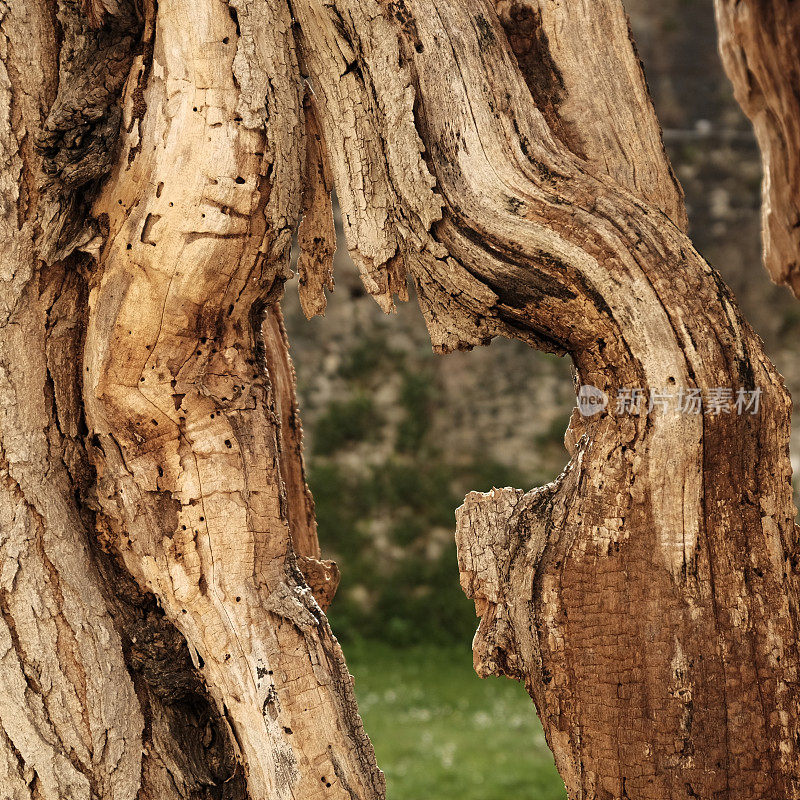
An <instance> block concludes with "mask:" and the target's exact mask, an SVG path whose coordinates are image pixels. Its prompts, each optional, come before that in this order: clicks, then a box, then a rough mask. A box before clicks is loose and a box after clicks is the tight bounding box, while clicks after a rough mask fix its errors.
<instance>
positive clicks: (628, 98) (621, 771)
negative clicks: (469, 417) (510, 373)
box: [293, 0, 800, 800]
mask: <svg viewBox="0 0 800 800" xmlns="http://www.w3.org/2000/svg"><path fill="white" fill-rule="evenodd" d="M293 7H294V9H295V14H296V15H297V18H298V22H299V28H300V41H301V50H302V53H303V59H304V63H305V64H306V66H307V69H308V72H309V74H311V75H312V76H313V77H314V79H315V80H314V86H315V87H318V88H317V96H318V100H319V104H320V107H321V109H322V116H323V119H324V123H325V124H324V128H325V132H326V137H327V139H328V144H329V148H330V152H331V162H332V169H333V174H334V180H335V183H336V186H337V191H338V193H339V198H340V202H341V205H342V209H343V213H344V219H345V230H346V232H347V234H348V236H349V237H350V243H351V246H352V247H353V248H354V250H355V251H356V252H355V255H356V258H357V261H358V263H359V265H360V267H361V269H362V271H363V273H364V276H365V282H366V284H367V287H368V288H370V290H371V291H373V293H374V294H376V296H378V297H379V299H380V300H381V302H382V303H384V304H385V305H388V304H389V302H390V301H389V297H390V295H391V292H392V291H393V289H396V288H397V287H400V286H402V285H403V275H404V270H408V272H410V274H411V275H412V276H413V278H414V280H415V283H416V286H417V292H418V296H419V300H420V303H421V306H422V309H423V312H424V313H425V316H426V319H427V322H428V326H429V328H430V332H431V337H432V340H433V343H434V345H435V346H436V347H437V348H439V349H441V350H445V351H446V350H451V349H454V348H457V347H469V346H473V345H477V344H483V343H485V342H486V341H487V340H488V339H490V338H491V337H492V336H494V335H496V334H502V335H507V336H517V337H519V338H522V339H523V340H526V341H529V342H531V343H532V344H534V345H536V346H540V347H545V348H549V349H553V350H556V351H566V352H569V353H570V354H571V355H572V357H573V359H574V361H575V365H576V368H577V372H578V376H579V381H580V382H581V383H583V384H591V385H593V386H596V387H599V388H600V389H602V390H604V391H605V392H606V393H607V394H608V395H610V396H611V397H614V396H615V395H616V394H617V391H618V390H621V389H625V388H626V387H639V388H642V389H643V390H644V391H645V392H652V391H655V390H670V389H672V390H673V391H676V392H677V391H678V389H679V388H685V389H686V390H687V391H688V390H691V389H700V390H701V391H706V390H709V389H712V388H714V387H728V388H729V389H730V390H732V391H734V392H735V391H736V390H737V389H740V388H747V389H754V388H758V389H760V390H761V392H762V393H763V394H762V398H763V404H762V408H761V413H760V414H758V415H731V414H719V415H713V416H712V415H705V414H699V415H692V414H677V413H675V411H674V410H673V411H671V412H665V413H653V414H647V413H646V409H645V410H644V413H640V414H632V415H621V416H620V415H614V414H613V413H608V412H605V413H602V414H598V415H597V416H595V417H593V418H591V419H590V420H589V421H588V422H587V423H582V422H581V420H579V419H578V418H576V419H575V420H574V422H573V426H572V430H571V432H570V437H571V440H572V441H574V442H576V445H575V448H574V449H575V452H574V456H573V459H572V461H571V462H570V465H569V466H568V468H567V469H566V470H565V472H564V474H563V475H562V477H561V478H560V479H559V480H558V481H557V482H556V483H555V484H553V485H551V486H548V487H545V488H543V489H539V490H536V491H534V492H532V493H528V494H523V493H521V492H517V491H512V490H502V491H499V492H495V493H492V494H490V495H487V496H475V495H472V496H470V497H468V498H467V501H466V504H465V506H464V508H463V509H462V510H461V512H460V515H459V532H458V541H459V549H460V562H461V571H462V581H463V583H464V586H465V588H466V590H467V591H468V593H469V594H470V595H471V596H473V597H474V598H475V599H476V604H477V607H478V611H479V613H481V614H482V617H483V620H482V622H481V628H480V630H479V632H478V635H477V638H476V642H475V659H476V665H477V667H478V670H479V672H481V674H488V673H490V672H504V673H507V674H510V675H512V676H514V677H517V678H520V679H523V680H524V681H525V683H526V685H527V687H528V689H529V691H530V692H531V694H532V695H533V697H534V699H535V700H536V703H537V706H538V708H539V712H540V715H541V717H542V721H543V723H544V726H545V730H546V732H547V736H548V740H549V742H550V744H551V746H552V748H553V751H554V753H555V755H556V761H557V764H558V767H559V770H560V771H561V774H562V776H563V777H564V779H565V781H566V784H567V787H568V790H569V794H570V797H572V798H620V797H631V798H653V799H655V798H666V797H686V798H688V797H704V798H706V797H709V798H710V797H720V798H722V797H725V798H753V800H755V799H756V798H765V797H770V798H776V800H777V798H787V797H797V796H798V794H799V793H800V785H799V784H798V769H797V765H798V753H799V751H800V739H799V738H798V733H799V732H800V731H798V715H797V708H798V699H799V698H798V689H797V682H796V674H797V668H798V650H797V632H798V631H797V623H798V617H797V614H798V606H797V600H798V594H797V572H798V566H799V565H798V553H797V532H796V528H795V524H794V515H795V509H794V507H793V505H792V499H791V487H790V483H789V481H790V466H789V461H788V454H787V444H788V411H789V400H788V397H787V395H786V392H785V389H784V387H783V383H782V381H781V379H780V377H779V376H778V375H777V374H776V372H775V370H774V368H773V367H772V365H771V364H770V362H769V360H768V359H767V358H766V356H765V355H764V353H763V350H762V347H761V344H760V342H759V340H758V338H757V337H756V336H755V335H754V334H753V332H752V331H751V330H750V329H749V327H748V326H747V325H746V323H744V322H743V321H742V319H741V317H740V315H739V313H738V311H737V310H736V307H735V304H734V301H733V299H732V298H731V296H730V293H729V291H728V290H727V289H726V287H725V286H724V285H723V283H722V281H721V280H720V279H719V276H718V275H717V274H716V273H715V272H714V271H713V270H712V269H711V268H710V267H709V266H708V265H707V264H705V263H704V262H703V260H702V259H701V258H700V257H699V256H698V254H697V253H696V252H695V251H694V249H693V248H692V246H691V243H690V242H689V241H688V240H687V238H686V236H685V234H684V232H683V230H682V228H683V219H684V216H683V210H682V204H681V202H680V193H679V190H677V188H676V186H675V181H674V179H673V178H672V175H671V173H670V170H669V167H668V164H667V161H666V158H665V157H664V154H663V149H662V148H661V146H660V137H659V135H658V128H657V123H656V121H655V118H654V116H653V114H652V109H651V108H650V105H649V101H648V98H647V94H646V90H645V87H644V81H643V78H642V75H641V71H640V69H639V66H638V62H637V60H636V58H635V54H634V52H633V50H632V47H631V44H630V41H629V34H628V28H627V25H626V21H625V17H624V14H623V11H622V8H621V5H620V4H619V3H618V2H616V0H609V1H608V2H603V3H591V4H590V3H574V4H573V3H570V4H551V3H537V2H525V3H523V2H520V3H507V2H498V4H497V9H496V10H497V11H498V12H499V16H500V17H502V19H503V20H504V22H505V24H506V28H507V30H508V31H509V33H510V44H511V45H512V46H513V48H514V49H515V51H516V54H517V58H516V61H515V58H514V55H513V54H512V53H511V52H510V49H509V43H508V42H507V39H506V36H505V35H504V31H503V28H502V27H501V25H500V24H499V22H498V17H497V15H496V14H495V8H493V7H492V6H490V4H489V3H484V2H478V3H476V2H466V0H452V1H450V2H439V3H437V4H436V7H435V9H431V8H430V7H428V6H426V4H423V3H421V2H416V1H415V0H405V2H385V3H374V4H373V3H368V2H363V0H362V1H361V2H356V1H355V0H350V1H349V2H348V0H336V1H335V2H328V3H326V4H324V6H323V5H321V4H318V3H314V2H311V1H310V0H297V1H296V2H294V3H293ZM520 68H521V69H520ZM521 72H522V74H521ZM523 74H524V77H525V79H527V85H526V82H525V80H523ZM365 197H366V202H364V198H365Z"/></svg>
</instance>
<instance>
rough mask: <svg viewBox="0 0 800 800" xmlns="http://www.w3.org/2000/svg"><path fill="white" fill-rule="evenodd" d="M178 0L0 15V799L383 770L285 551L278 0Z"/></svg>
mask: <svg viewBox="0 0 800 800" xmlns="http://www.w3.org/2000/svg"><path fill="white" fill-rule="evenodd" d="M205 5H206V4H199V5H198V9H196V13H195V12H192V19H193V26H192V29H191V31H192V32H191V35H187V29H186V27H185V24H184V14H185V13H186V12H187V9H186V8H185V7H180V8H179V7H178V6H176V5H170V4H169V3H167V4H164V3H163V2H162V3H161V6H160V9H159V12H158V16H157V18H156V17H155V16H154V14H155V9H154V7H153V6H150V7H148V8H147V9H146V11H145V16H146V19H145V21H144V33H143V36H144V39H143V41H144V46H143V47H142V48H141V49H140V51H139V54H138V55H134V52H133V50H134V45H135V43H136V41H137V40H138V39H139V35H140V27H141V26H140V24H139V21H138V19H137V18H136V15H135V14H133V13H132V12H131V7H127V6H123V7H106V6H103V5H102V4H97V5H94V6H92V7H91V8H88V9H87V8H79V7H78V6H76V5H73V4H71V3H70V2H69V0H65V2H64V4H63V5H62V6H61V7H60V8H59V25H60V27H59V28H56V27H55V26H54V19H53V13H52V12H53V9H52V8H49V7H48V6H46V5H45V4H37V3H33V4H30V3H12V4H11V6H10V7H9V8H8V10H7V11H4V17H3V18H2V20H0V21H1V22H2V36H3V38H2V47H0V55H2V71H1V72H0V92H2V102H1V103H0V108H2V109H3V116H2V117H1V118H0V125H1V126H2V127H0V146H1V147H2V151H3V164H4V168H3V171H2V181H3V189H4V193H3V195H4V200H5V202H4V204H3V206H2V218H1V220H0V224H2V226H3V227H2V236H3V242H4V245H5V246H4V248H3V250H2V253H0V257H2V260H3V262H2V263H3V270H2V278H3V284H2V298H3V300H2V304H3V325H2V328H0V352H2V356H0V364H2V370H3V382H2V383H3V390H2V402H1V403H0V409H2V427H1V430H2V473H3V476H4V477H3V481H2V486H3V491H2V496H1V497H0V515H1V516H2V519H3V536H2V542H1V545H0V546H2V550H3V566H2V587H1V589H0V608H1V609H2V626H1V627H2V639H3V644H4V646H3V648H2V656H1V657H0V670H1V672H0V675H2V678H1V680H2V693H0V729H1V730H2V735H0V752H2V759H0V764H2V766H0V794H2V796H3V797H4V798H5V797H9V798H14V800H17V799H18V798H20V799H23V798H24V799H25V800H28V798H31V799H32V798H48V800H51V799H52V800H63V798H67V797H69V798H86V800H89V798H115V800H116V799H117V798H119V799H120V800H121V799H122V798H130V800H133V798H136V799H137V800H156V798H158V800H162V799H163V798H166V797H170V798H172V797H175V798H192V799H193V800H199V798H206V797H207V798H212V797H213V798H227V799H228V800H234V798H240V797H241V798H244V797H252V798H266V797H304V798H312V797H316V796H322V795H324V796H326V797H352V796H354V795H357V796H359V797H364V798H367V797H379V796H382V795H383V778H382V775H381V773H380V772H379V771H378V770H377V768H376V767H375V764H374V757H373V755H372V750H371V747H370V745H369V742H368V741H367V740H366V737H365V735H364V733H363V729H362V728H361V723H360V720H359V718H358V715H357V711H356V709H355V703H354V701H353V699H352V685H351V679H350V677H349V675H348V674H347V671H346V668H345V666H344V662H343V660H342V656H341V653H340V651H339V648H338V644H337V643H336V641H335V639H333V637H332V635H331V633H330V630H329V628H328V626H327V622H326V621H325V618H324V615H323V614H322V612H321V611H320V607H319V606H318V605H317V602H316V600H315V599H314V598H313V597H312V596H311V594H310V593H309V590H308V588H306V585H305V582H304V578H303V575H302V574H301V572H300V571H298V568H297V567H298V565H299V566H300V567H301V569H302V570H304V572H305V574H306V575H308V576H309V582H310V584H311V586H312V589H313V590H314V592H315V593H316V597H317V598H318V600H319V602H320V604H322V605H323V606H324V605H327V603H328V602H329V601H330V598H331V596H332V594H333V591H335V585H336V578H337V573H336V570H335V565H332V564H331V563H330V562H321V561H320V560H319V555H320V554H319V545H318V542H317V538H316V529H315V522H314V518H313V501H312V500H311V497H310V495H309V494H308V490H307V488H306V485H305V480H304V477H303V471H302V454H301V448H302V443H301V430H300V425H299V419H298V418H297V413H296V402H295V397H294V373H293V370H292V366H291V361H290V360H289V357H288V352H287V342H286V338H285V333H284V331H283V327H282V322H281V318H280V310H279V309H278V308H277V306H275V305H274V302H275V300H276V299H277V298H278V297H279V293H280V285H281V281H282V278H283V276H284V273H285V269H286V259H287V257H288V246H289V243H290V238H291V231H292V229H293V227H294V226H295V224H296V216H297V212H298V205H299V203H298V198H299V195H300V193H301V184H300V180H299V164H300V157H301V156H300V154H301V153H302V147H303V139H302V135H301V133H302V125H303V120H302V115H301V113H300V110H301V109H300V105H299V97H300V95H299V89H298V84H299V81H298V80H297V74H296V69H297V65H296V62H295V61H294V58H293V45H292V41H291V36H290V34H289V23H290V20H289V15H288V11H287V9H286V8H284V7H283V6H282V4H280V5H279V4H276V5H275V8H273V9H269V8H267V7H266V6H260V7H253V8H250V7H242V8H239V19H238V23H237V21H236V12H235V11H234V10H233V9H231V10H230V13H229V10H228V8H227V6H225V5H218V6H216V7H214V8H206V7H205ZM201 6H202V7H201ZM271 11H274V12H275V14H274V17H273V16H270V12H271ZM101 18H102V19H101ZM267 19H268V20H269V26H267V25H266V24H265V20H267ZM103 20H104V21H103ZM267 27H270V28H271V31H272V34H273V41H271V42H267V41H266V39H265V38H264V36H263V33H262V31H263V30H265V29H266V28H267ZM59 45H61V47H60V57H59ZM129 69H130V78H129V79H128V81H127V88H126V93H125V96H124V98H122V101H121V103H120V107H121V108H122V109H123V116H124V124H123V132H122V133H123V135H122V142H121V146H120V148H119V150H115V149H114V141H115V140H116V138H117V131H118V128H119V120H120V111H119V108H118V107H117V99H116V95H117V93H118V91H119V89H120V88H121V87H122V84H123V82H124V81H125V78H126V77H127V76H128V71H129ZM269 80H271V81H272V83H271V84H270V86H271V87H273V88H268V81H269ZM235 81H238V87H237V84H236V82H235ZM56 85H58V90H57V91H56ZM266 95H268V96H267V101H266V103H267V105H266V106H265V104H264V99H263V98H264V97H265V96H266ZM268 115H272V116H273V118H274V119H275V120H276V124H275V127H274V130H273V129H270V131H269V132H267V131H265V120H266V119H267V117H268ZM287 120H291V121H292V122H291V125H287V124H286V122H287ZM37 132H38V133H37ZM33 134H36V136H35V137H34V135H33ZM162 135H163V137H164V138H163V139H161V138H160V137H161V136H162ZM112 166H113V173H114V174H113V176H112V177H111V179H110V180H109V181H108V182H107V184H106V187H105V189H104V191H103V192H102V193H100V195H99V196H95V195H96V191H95V188H96V186H97V181H98V179H101V178H103V177H104V176H105V175H106V174H107V173H108V172H109V170H110V169H111V168H112ZM296 173H297V174H296ZM90 203H93V204H94V209H93V216H94V218H91V217H87V215H86V209H87V208H88V206H89V204H90ZM162 217H163V222H160V218H162ZM204 220H207V222H206V221H204ZM162 230H164V233H163V234H162ZM156 237H157V238H156ZM76 248H83V249H84V250H87V251H89V252H91V253H93V254H94V255H95V258H88V257H87V256H85V255H82V254H79V253H77V251H76ZM40 258H41V259H43V260H45V261H47V262H52V266H50V267H44V266H43V265H42V263H41V261H40V260H39V259H40ZM262 318H263V325H264V331H263V332H264V333H265V334H266V335H265V337H264V338H263V339H262V337H261V330H260V326H261V323H262ZM140 378H141V380H140ZM140 384H141V385H140ZM84 400H85V404H84V402H83V401H84ZM159 425H160V428H159ZM130 576H133V578H135V583H134V581H133V580H131V577H130ZM187 643H188V647H187ZM193 661H194V663H192V662H193Z"/></svg>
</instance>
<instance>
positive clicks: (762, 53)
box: [714, 0, 800, 297]
mask: <svg viewBox="0 0 800 800" xmlns="http://www.w3.org/2000/svg"><path fill="white" fill-rule="evenodd" d="M714 9H715V11H716V17H717V27H718V29H719V50H720V54H721V56H722V63H723V64H724V66H725V70H726V72H727V73H728V77H729V78H730V79H731V83H732V84H733V88H734V93H735V95H736V99H737V100H738V101H739V104H740V105H741V107H742V109H743V110H744V112H745V114H747V116H748V117H750V119H751V121H752V123H753V128H754V130H755V133H756V138H757V139H758V146H759V148H760V149H761V163H762V169H763V173H764V177H763V182H762V190H761V194H762V201H761V220H762V236H763V249H764V265H765V266H766V268H767V270H768V271H769V274H770V276H771V277H772V280H774V281H775V282H776V283H781V284H785V285H786V286H788V287H789V288H790V289H791V290H792V291H793V292H794V294H795V296H797V297H800V7H798V5H797V3H792V2H790V0H772V2H769V3H765V2H759V1H758V0H735V1H734V0H714Z"/></svg>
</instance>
